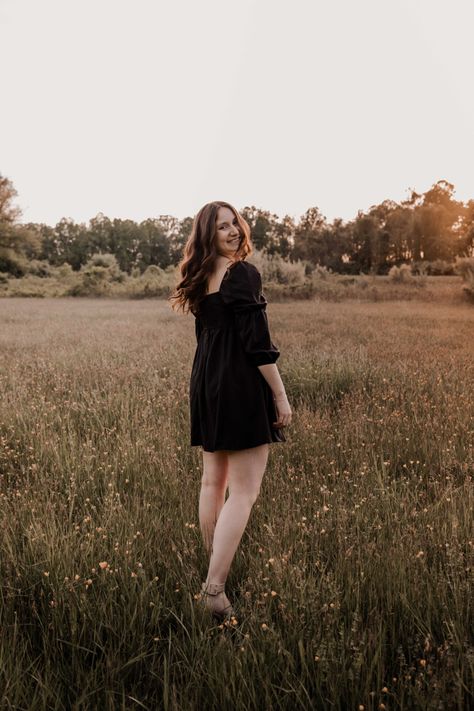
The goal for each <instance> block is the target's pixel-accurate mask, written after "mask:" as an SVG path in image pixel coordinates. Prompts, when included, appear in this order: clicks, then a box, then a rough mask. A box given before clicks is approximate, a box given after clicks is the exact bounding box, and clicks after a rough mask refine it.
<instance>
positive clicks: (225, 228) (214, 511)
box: [171, 201, 292, 619]
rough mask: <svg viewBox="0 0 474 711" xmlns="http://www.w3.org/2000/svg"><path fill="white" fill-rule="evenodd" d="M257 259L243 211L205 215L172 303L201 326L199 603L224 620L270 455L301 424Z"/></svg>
mask: <svg viewBox="0 0 474 711" xmlns="http://www.w3.org/2000/svg"><path fill="white" fill-rule="evenodd" d="M251 253H252V247H251V244H250V228H249V226H248V224H247V222H246V221H245V220H244V219H243V218H242V216H241V215H239V213H238V212H237V210H235V209H234V208H233V207H232V205H230V204H229V203H227V202H223V201H216V202H211V203H208V204H207V205H204V207H202V208H201V210H200V211H199V212H198V214H197V215H196V217H195V219H194V222H193V228H192V231H191V234H190V236H189V239H188V241H187V243H186V246H185V249H184V257H183V259H182V261H181V264H180V270H181V275H182V279H181V281H180V283H179V284H178V286H177V289H176V293H175V294H174V295H173V296H172V297H171V299H175V300H177V302H178V304H179V305H180V306H181V308H182V309H183V311H184V310H187V311H189V310H190V311H191V312H192V313H193V314H194V316H195V332H196V339H197V348H196V352H195V356H194V361H193V365H192V371H191V381H190V391H189V392H190V415H191V446H202V448H203V452H202V454H203V475H202V482H201V493H200V498H199V522H200V528H201V533H202V536H203V540H204V545H205V548H206V551H207V553H208V554H209V555H210V561H209V570H208V574H207V578H206V581H205V582H204V583H203V584H202V591H201V593H202V595H201V598H200V599H201V601H202V604H203V605H204V607H205V608H206V609H209V610H211V612H212V613H213V615H214V616H215V617H217V618H218V619H224V618H229V617H230V616H231V615H233V614H234V610H233V608H232V605H231V603H230V601H229V599H228V597H227V595H226V593H225V582H226V579H227V576H228V573H229V569H230V566H231V563H232V560H233V558H234V554H235V552H236V550H237V547H238V545H239V542H240V539H241V537H242V534H243V532H244V529H245V526H246V524H247V521H248V519H249V516H250V511H251V509H252V506H253V504H254V502H255V500H256V498H257V496H258V494H259V491H260V485H261V482H262V478H263V474H264V471H265V467H266V464H267V459H268V453H269V445H270V443H272V442H285V441H286V440H285V436H284V434H283V432H282V428H283V427H286V426H288V425H289V424H290V422H291V415H292V411H291V408H290V405H289V402H288V398H287V396H286V392H285V387H284V385H283V382H282V380H281V377H280V374H279V372H278V368H277V366H276V363H275V361H276V360H277V358H278V357H279V355H280V352H279V351H278V349H277V348H276V346H275V345H274V344H273V343H272V341H271V338H270V333H269V328H268V321H267V315H266V312H265V309H266V305H267V301H266V299H265V296H264V294H263V292H262V280H261V277H260V273H259V272H258V270H257V268H256V267H255V266H254V265H252V264H249V263H248V262H246V261H245V258H246V257H247V255H249V254H251ZM185 307H187V309H185ZM227 484H229V496H228V498H227V500H226V501H225V503H224V500H225V492H226V489H227Z"/></svg>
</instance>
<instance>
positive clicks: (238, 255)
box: [168, 200, 253, 315]
mask: <svg viewBox="0 0 474 711" xmlns="http://www.w3.org/2000/svg"><path fill="white" fill-rule="evenodd" d="M220 207H228V208H229V209H230V210H232V212H233V213H234V215H235V217H236V219H237V225H238V228H239V232H240V243H239V248H238V250H236V252H235V256H234V263H237V262H239V261H242V260H244V259H245V258H246V257H247V255H249V254H252V251H253V249H252V245H251V242H250V227H249V225H248V223H247V222H246V221H245V220H244V218H243V217H242V215H240V214H239V212H238V211H237V210H236V209H235V207H233V206H232V205H231V204H230V203H228V202H225V201H224V200H216V201H214V202H208V203H207V204H206V205H204V207H201V209H200V210H199V212H198V213H197V215H196V216H195V218H194V221H193V227H192V230H191V234H190V235H189V237H188V241H187V242H186V244H185V246H184V251H183V257H182V259H181V261H180V263H179V265H178V266H179V269H180V272H181V281H180V282H179V283H178V284H177V285H176V289H175V291H174V293H173V294H172V295H171V296H170V297H168V301H171V302H172V303H171V308H172V309H176V310H179V309H181V310H182V311H183V313H187V312H189V311H191V312H192V313H193V314H194V315H196V314H197V313H198V311H199V305H200V303H201V301H202V300H203V298H204V297H205V295H206V288H207V283H208V279H209V276H210V275H211V274H212V273H213V271H214V267H215V262H216V258H217V257H218V256H219V252H218V250H217V244H216V234H217V225H216V223H217V212H218V210H219V208H220ZM233 266H234V265H233V264H232V265H231V267H230V268H231V269H232V268H233Z"/></svg>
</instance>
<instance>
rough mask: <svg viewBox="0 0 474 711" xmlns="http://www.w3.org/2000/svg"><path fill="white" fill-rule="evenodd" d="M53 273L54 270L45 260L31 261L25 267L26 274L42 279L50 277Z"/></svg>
mask: <svg viewBox="0 0 474 711" xmlns="http://www.w3.org/2000/svg"><path fill="white" fill-rule="evenodd" d="M53 271H54V268H53V267H52V266H51V264H50V263H49V262H47V261H46V260H41V259H32V260H31V262H28V265H27V273H28V274H32V275H33V276H37V277H41V278H43V279H44V277H50V276H52V274H53Z"/></svg>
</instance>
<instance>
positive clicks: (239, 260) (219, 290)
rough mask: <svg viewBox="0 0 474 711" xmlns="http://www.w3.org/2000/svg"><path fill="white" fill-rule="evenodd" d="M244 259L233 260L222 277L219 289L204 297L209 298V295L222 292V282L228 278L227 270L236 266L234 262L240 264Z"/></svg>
mask: <svg viewBox="0 0 474 711" xmlns="http://www.w3.org/2000/svg"><path fill="white" fill-rule="evenodd" d="M242 261H243V260H242V259H238V260H237V261H236V262H233V263H232V264H230V265H229V266H228V267H227V269H226V270H225V272H224V276H223V277H222V279H221V283H220V285H219V289H218V290H217V291H210V292H209V293H208V294H205V295H204V297H203V299H207V297H208V296H214V294H220V293H221V289H222V284H223V282H224V279H225V278H226V275H227V272H228V271H229V269H231V267H233V266H234V264H238V262H242Z"/></svg>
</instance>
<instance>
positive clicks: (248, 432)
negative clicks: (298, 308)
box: [189, 261, 286, 452]
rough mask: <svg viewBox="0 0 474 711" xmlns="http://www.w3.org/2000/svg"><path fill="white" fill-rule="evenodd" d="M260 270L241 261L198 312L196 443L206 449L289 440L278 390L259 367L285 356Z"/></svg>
mask: <svg viewBox="0 0 474 711" xmlns="http://www.w3.org/2000/svg"><path fill="white" fill-rule="evenodd" d="M266 306H267V301H266V299H265V296H264V294H263V292H262V279H261V276H260V273H259V271H258V269H257V268H256V267H255V266H254V265H253V264H250V263H248V262H245V261H238V262H237V263H236V264H234V265H232V266H231V267H229V269H227V271H226V273H225V275H224V278H223V280H222V283H221V286H220V289H219V291H215V292H211V293H210V294H207V295H206V296H205V297H204V299H203V300H202V301H201V303H200V307H199V311H198V313H197V314H195V319H196V320H195V331H196V339H197V347H196V353H195V355H194V360H193V365H192V371H191V380H190V388H189V396H190V397H189V400H190V414H191V446H192V447H194V446H197V445H201V446H202V447H203V449H204V450H205V451H207V452H215V451H217V450H223V449H224V450H225V449H229V450H234V449H247V448H249V447H257V446H258V445H260V444H265V443H272V442H286V439H285V436H284V434H283V432H282V430H281V429H279V428H275V427H274V426H273V423H274V422H276V420H277V413H276V409H275V404H274V401H273V393H272V390H271V388H270V386H269V385H268V383H267V381H266V380H265V378H264V377H263V375H262V374H261V372H260V370H259V369H258V367H257V366H259V365H264V364H266V363H275V361H276V360H277V359H278V357H279V356H280V352H279V350H278V349H277V348H276V346H275V345H274V344H273V343H272V341H271V337H270V332H269V329H268V320H267V314H266V311H265V309H266Z"/></svg>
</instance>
